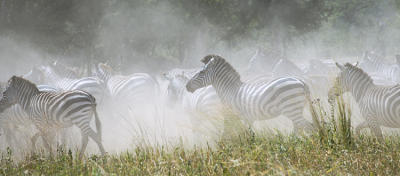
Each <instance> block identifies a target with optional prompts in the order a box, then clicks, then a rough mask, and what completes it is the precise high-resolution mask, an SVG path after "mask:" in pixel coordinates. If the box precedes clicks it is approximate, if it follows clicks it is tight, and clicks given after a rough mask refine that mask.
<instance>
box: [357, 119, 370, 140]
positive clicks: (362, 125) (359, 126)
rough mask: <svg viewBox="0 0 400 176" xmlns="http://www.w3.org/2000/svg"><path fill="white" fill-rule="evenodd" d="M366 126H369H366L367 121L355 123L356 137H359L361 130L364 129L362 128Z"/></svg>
mask: <svg viewBox="0 0 400 176" xmlns="http://www.w3.org/2000/svg"><path fill="white" fill-rule="evenodd" d="M367 127H369V126H368V121H364V122H362V123H360V124H359V125H357V127H356V135H357V137H360V134H361V130H362V129H364V128H367Z"/></svg>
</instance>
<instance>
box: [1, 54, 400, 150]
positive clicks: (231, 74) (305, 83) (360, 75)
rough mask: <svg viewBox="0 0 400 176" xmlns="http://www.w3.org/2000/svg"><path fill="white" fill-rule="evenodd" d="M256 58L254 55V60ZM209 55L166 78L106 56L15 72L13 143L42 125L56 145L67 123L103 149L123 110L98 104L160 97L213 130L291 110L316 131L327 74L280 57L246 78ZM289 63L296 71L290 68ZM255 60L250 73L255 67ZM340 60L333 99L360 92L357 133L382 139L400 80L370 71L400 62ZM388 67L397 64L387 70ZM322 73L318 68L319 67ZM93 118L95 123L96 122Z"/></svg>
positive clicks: (399, 96)
mask: <svg viewBox="0 0 400 176" xmlns="http://www.w3.org/2000/svg"><path fill="white" fill-rule="evenodd" d="M255 59H256V58H255V56H254V57H253V58H252V59H251V62H255ZM399 61H400V58H399ZM201 62H202V63H203V64H204V66H203V67H202V68H195V69H173V70H171V71H168V72H167V73H165V74H163V77H161V79H162V80H163V81H159V79H156V78H154V77H152V76H150V75H149V74H146V73H134V74H131V75H122V74H120V73H118V72H117V71H115V70H114V69H113V68H112V67H110V66H109V65H107V64H103V63H100V64H98V66H97V67H96V69H95V73H94V74H92V75H91V76H80V74H79V73H77V72H76V70H74V69H71V68H69V67H67V66H65V65H62V64H59V63H53V64H50V65H46V66H37V67H34V68H33V69H32V70H31V71H30V72H29V73H28V74H25V75H24V76H22V77H18V76H13V77H11V78H10V79H9V80H8V82H7V83H2V84H1V100H0V123H1V124H0V127H1V128H2V130H3V133H4V136H5V138H6V142H7V143H8V145H12V144H13V143H17V142H18V140H16V137H15V134H14V133H15V132H16V131H17V129H18V128H16V127H17V126H30V127H32V126H33V128H34V129H36V132H35V133H34V134H33V135H31V136H30V138H31V144H32V148H33V149H34V148H35V144H36V141H37V139H38V138H39V137H40V138H41V139H42V141H43V144H44V146H45V148H47V149H48V150H49V151H51V150H52V149H51V148H52V147H51V146H52V144H53V143H54V141H55V138H56V137H55V136H56V134H57V133H66V132H65V131H63V130H62V129H65V128H70V127H72V126H75V127H78V128H79V130H80V133H81V148H80V155H79V156H80V157H82V155H83V154H84V152H85V150H86V146H87V144H88V140H89V138H91V139H92V140H93V141H94V142H95V143H96V144H97V146H98V148H99V150H100V152H101V154H104V153H105V148H104V146H103V141H102V140H103V137H102V134H103V133H104V130H102V122H104V121H107V119H113V118H115V117H108V116H107V114H101V113H98V110H100V109H101V108H102V107H104V106H109V105H113V107H117V108H116V110H115V111H116V112H113V113H122V114H127V112H128V111H127V110H126V109H130V108H133V109H134V110H138V107H140V106H141V105H143V104H147V105H149V106H151V107H153V110H154V111H155V112H156V113H157V112H159V111H160V107H161V106H160V104H162V103H165V104H166V105H168V106H167V107H170V108H171V107H172V108H179V109H183V110H184V111H185V112H186V113H188V117H189V118H190V121H191V123H192V126H193V127H195V126H201V125H202V124H203V123H207V122H210V123H208V124H211V125H209V126H207V130H209V131H211V130H213V128H215V129H217V128H216V127H215V126H213V125H215V124H214V123H213V122H212V121H213V120H220V119H222V120H223V123H224V124H223V125H222V126H223V129H222V130H223V131H225V130H227V129H228V128H229V127H228V126H227V124H225V123H226V119H229V118H231V116H232V115H233V116H235V117H237V120H238V121H239V122H240V123H244V124H245V125H247V126H248V127H250V128H253V125H254V123H255V122H257V121H261V120H268V119H272V118H277V117H279V116H281V115H283V116H285V117H287V118H288V119H290V120H291V121H292V124H293V127H294V128H293V129H294V131H295V132H300V131H305V132H311V131H312V130H314V125H313V124H312V123H311V122H309V120H307V119H306V118H305V115H304V114H305V113H304V112H305V109H306V107H311V108H312V105H311V103H312V97H311V95H312V94H313V87H314V86H315V85H316V84H324V83H323V82H322V81H321V79H315V77H312V76H309V75H308V76H305V75H307V74H304V73H305V72H303V71H302V69H300V68H298V67H297V66H296V64H294V63H292V62H290V61H289V60H280V61H276V62H274V64H275V66H273V67H271V68H273V69H272V70H271V72H272V75H273V78H272V79H271V74H269V76H267V77H265V76H264V77H263V76H261V77H256V78H253V79H249V80H248V81H243V79H242V78H241V76H240V74H239V73H238V72H237V70H236V69H235V68H234V67H233V66H232V65H231V64H230V63H229V62H228V61H227V60H226V59H224V58H222V57H221V56H218V55H207V56H205V57H204V58H203V59H202V60H201ZM311 63H313V64H315V65H317V64H320V66H318V68H319V69H321V67H325V69H328V68H329V69H330V70H333V69H332V64H326V63H325V62H322V61H315V60H314V61H312V62H311ZM371 63H372V64H371ZM287 65H289V66H288V67H289V68H292V69H290V71H292V72H290V71H286V73H285V68H288V67H286V66H287ZM250 67H251V66H249V67H248V69H247V71H246V73H245V74H246V76H247V75H250V74H251V69H250V70H249V68H250ZM336 67H337V68H339V69H336V70H337V76H336V82H337V83H338V84H337V85H336V86H339V87H340V89H336V88H335V89H334V88H331V90H330V91H329V95H328V98H329V100H332V99H333V98H334V96H335V95H340V94H343V93H345V92H350V93H351V94H352V96H353V97H354V99H355V100H356V102H357V103H358V104H359V106H360V109H361V112H362V116H363V118H364V120H365V121H364V122H362V123H361V124H360V125H358V126H357V127H356V132H357V133H360V130H361V129H363V128H366V127H369V128H370V129H371V130H372V131H373V132H374V134H375V135H376V136H377V137H378V138H382V131H381V129H380V126H386V127H392V128H399V127H400V118H398V117H399V116H400V86H398V85H393V86H383V85H377V84H376V83H374V81H373V79H372V78H371V76H369V74H368V73H367V72H368V71H370V72H373V74H374V75H378V76H379V77H380V78H382V79H388V78H390V79H391V80H390V81H397V79H398V78H400V75H397V74H398V73H397V70H396V69H398V67H399V66H398V65H395V66H392V65H385V64H382V63H381V62H380V61H379V59H371V58H370V57H369V56H368V57H365V59H364V61H363V62H362V63H361V64H360V67H361V68H360V67H358V66H357V65H352V64H349V63H346V64H345V65H341V64H338V63H336V64H335V68H336ZM295 68H296V69H295ZM310 68H312V67H310ZM386 68H391V69H392V70H391V71H390V72H388V71H384V70H385V69H386ZM322 69H324V68H322ZM364 69H365V71H364ZM266 71H268V70H266ZM308 73H312V71H310V70H309V71H308ZM314 73H317V72H315V70H314ZM319 73H324V72H323V71H322V72H319ZM318 76H321V75H318ZM324 76H325V77H328V76H327V75H324ZM385 76H386V77H385ZM274 77H275V78H274ZM328 79H329V78H325V79H323V81H326V80H328ZM163 82H166V84H167V88H166V89H163V88H162V86H161V85H162V83H163ZM314 89H318V88H314ZM162 92H166V95H165V101H160V98H159V97H160V96H162V95H163V94H162ZM327 92H328V91H327ZM327 92H326V93H327ZM99 108H100V109H99ZM99 114H100V115H99ZM111 114H112V113H111ZM103 115H105V116H107V117H105V116H103ZM108 115H109V114H108ZM157 115H162V114H157ZM93 117H94V122H95V129H93V128H92V127H91V125H90V123H91V121H92V118H93ZM107 122H109V121H107ZM52 130H55V131H57V132H54V131H52ZM216 133H219V132H216Z"/></svg>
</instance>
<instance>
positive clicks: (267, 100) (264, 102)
mask: <svg viewBox="0 0 400 176" xmlns="http://www.w3.org/2000/svg"><path fill="white" fill-rule="evenodd" d="M201 61H202V62H203V63H204V64H205V66H204V68H203V69H202V70H201V71H200V72H198V73H197V74H196V75H195V76H194V77H193V78H192V79H191V80H190V81H189V82H188V83H187V85H186V88H187V90H188V91H189V92H194V91H195V90H197V89H199V88H202V87H206V86H208V85H212V86H213V87H214V88H215V90H216V92H217V95H218V96H219V98H220V99H221V102H222V103H223V104H225V105H227V106H228V107H229V108H230V109H231V110H232V111H233V113H234V114H236V115H238V116H239V117H240V118H242V120H244V121H245V122H247V123H248V124H249V125H250V126H252V124H253V123H254V122H255V121H258V120H267V119H272V118H276V117H278V116H279V115H285V116H286V117H287V118H289V119H290V120H291V121H292V122H293V126H294V131H296V132H297V131H299V130H301V129H304V130H311V129H312V128H313V127H312V124H311V123H310V122H308V121H307V120H306V119H304V117H303V109H304V106H305V105H306V103H307V101H309V103H311V99H310V95H309V89H308V86H307V85H306V84H305V83H304V82H303V81H301V80H299V79H297V78H293V77H284V78H279V79H276V80H274V81H271V82H270V83H268V84H258V85H253V84H247V83H243V82H242V81H241V80H240V75H239V74H238V73H237V72H236V71H235V69H234V68H233V67H232V66H231V65H230V64H229V63H228V62H226V61H225V59H223V58H222V57H220V56H217V55H207V56H206V57H204V58H203V59H202V60H201Z"/></svg>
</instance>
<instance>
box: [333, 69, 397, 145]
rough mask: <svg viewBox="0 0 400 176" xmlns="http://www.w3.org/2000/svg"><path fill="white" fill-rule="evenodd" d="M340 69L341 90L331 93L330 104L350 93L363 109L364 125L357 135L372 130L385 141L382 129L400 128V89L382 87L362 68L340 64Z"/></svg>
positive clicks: (359, 126)
mask: <svg viewBox="0 0 400 176" xmlns="http://www.w3.org/2000/svg"><path fill="white" fill-rule="evenodd" d="M336 65H337V67H338V68H339V69H340V72H339V73H338V75H337V77H336V81H337V84H338V85H337V86H335V87H332V88H331V90H330V91H329V92H330V94H329V100H330V101H332V100H333V99H334V97H335V95H336V96H337V95H341V94H343V93H345V92H350V93H351V94H352V96H353V97H354V99H355V100H356V102H357V104H358V106H359V107H360V111H361V115H362V116H363V118H364V120H365V121H364V122H362V123H361V124H359V125H358V126H357V127H356V129H355V130H356V134H357V135H359V134H360V131H361V130H362V129H364V128H367V127H369V128H370V129H371V131H372V132H373V133H374V134H375V135H376V137H377V138H378V139H380V140H381V139H383V136H382V130H381V129H380V126H385V127H390V128H400V85H395V86H380V85H376V84H374V83H373V80H372V79H371V77H370V76H369V75H368V74H367V73H365V72H364V71H363V70H362V69H361V68H358V67H357V66H354V65H351V64H349V63H346V64H345V65H341V64H338V63H336Z"/></svg>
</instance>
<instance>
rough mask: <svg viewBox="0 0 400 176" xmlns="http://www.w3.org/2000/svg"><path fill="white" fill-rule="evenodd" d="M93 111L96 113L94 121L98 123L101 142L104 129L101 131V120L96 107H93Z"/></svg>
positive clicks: (97, 127) (97, 129) (97, 128)
mask: <svg viewBox="0 0 400 176" xmlns="http://www.w3.org/2000/svg"><path fill="white" fill-rule="evenodd" d="M93 111H94V120H95V123H96V131H97V135H98V136H99V138H100V141H101V137H102V134H101V131H102V129H101V121H100V119H99V114H98V113H97V110H96V105H93Z"/></svg>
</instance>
